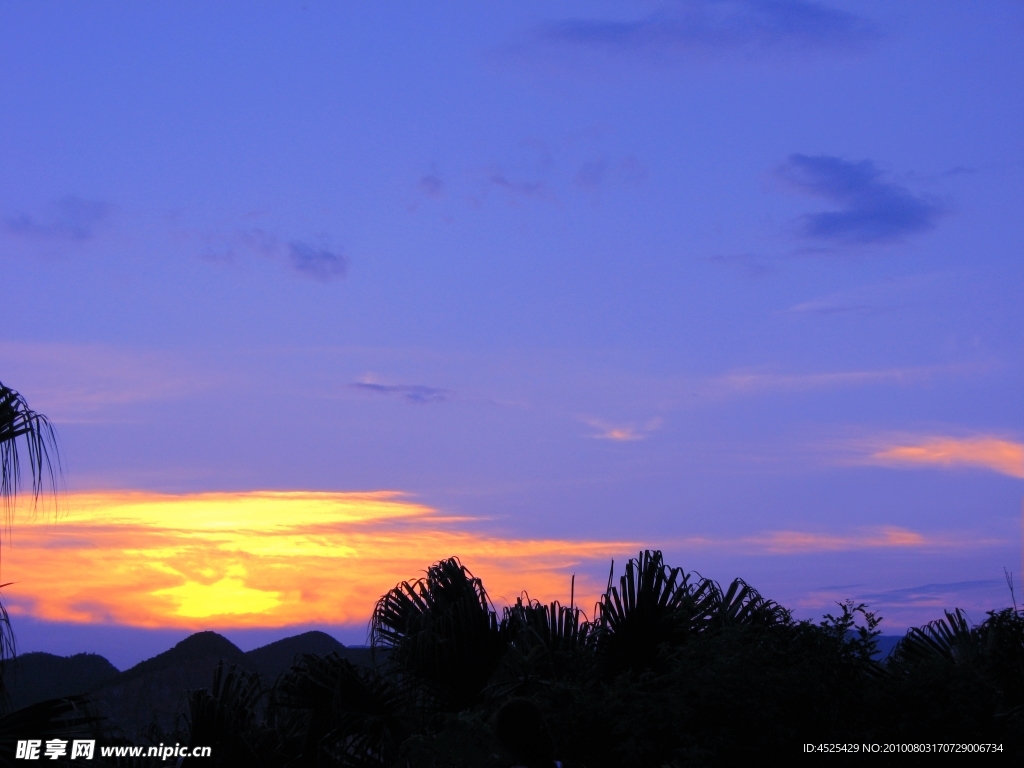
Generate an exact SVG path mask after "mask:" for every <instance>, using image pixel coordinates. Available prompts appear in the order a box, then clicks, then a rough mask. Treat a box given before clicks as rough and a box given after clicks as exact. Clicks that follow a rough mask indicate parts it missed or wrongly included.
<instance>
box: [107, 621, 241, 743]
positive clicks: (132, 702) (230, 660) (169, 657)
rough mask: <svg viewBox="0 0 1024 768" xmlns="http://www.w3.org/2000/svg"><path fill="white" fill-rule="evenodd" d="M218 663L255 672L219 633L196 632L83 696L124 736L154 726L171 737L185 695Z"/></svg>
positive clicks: (203, 684)
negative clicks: (94, 702) (119, 727)
mask: <svg viewBox="0 0 1024 768" xmlns="http://www.w3.org/2000/svg"><path fill="white" fill-rule="evenodd" d="M221 661H224V662H225V663H227V664H236V665H238V666H239V667H242V668H244V669H247V670H249V671H251V672H255V671H256V670H255V668H254V667H253V665H252V664H251V663H250V662H249V661H248V659H246V658H245V654H244V653H242V651H241V649H240V648H239V647H238V646H237V645H235V644H234V643H232V642H231V641H230V640H228V639H227V638H226V637H224V636H223V635H218V634H217V633H216V632H197V633H196V634H194V635H191V636H189V637H186V638H185V639H184V640H182V641H181V642H180V643H178V644H177V645H175V646H174V647H173V648H171V649H170V650H167V651H164V652H163V653H160V654H157V655H156V656H154V657H153V658H151V659H147V660H146V661H143V662H140V663H138V664H136V665H135V666H134V667H132V668H131V669H128V670H125V671H124V672H122V673H121V674H120V675H118V676H117V677H115V678H114V679H113V680H111V681H109V682H108V683H106V684H105V685H102V686H100V687H98V688H96V689H94V690H92V691H90V692H89V693H90V694H91V695H92V698H94V699H95V701H96V704H97V706H98V708H99V711H100V714H102V715H104V716H106V717H107V718H109V719H110V720H111V721H112V722H114V723H116V724H117V725H119V726H121V728H122V729H123V730H124V731H125V733H126V734H127V735H128V736H129V737H130V738H135V737H136V736H137V735H138V734H140V733H142V732H143V731H144V730H145V729H146V728H148V727H149V726H150V724H154V723H155V724H156V726H157V727H158V728H160V730H161V731H163V732H164V733H171V732H172V731H174V729H175V728H176V727H177V726H178V723H177V722H176V720H177V717H178V715H180V714H182V713H184V712H185V711H187V709H188V692H189V691H191V690H195V689H197V688H209V687H210V684H211V682H212V681H213V673H214V670H215V669H216V668H217V665H218V664H219V663H220V662H221Z"/></svg>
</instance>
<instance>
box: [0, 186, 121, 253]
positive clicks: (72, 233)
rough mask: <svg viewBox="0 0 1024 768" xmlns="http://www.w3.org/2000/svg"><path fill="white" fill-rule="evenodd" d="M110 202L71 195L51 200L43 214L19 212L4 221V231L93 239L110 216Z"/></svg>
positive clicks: (49, 237) (39, 237)
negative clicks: (52, 201)
mask: <svg viewBox="0 0 1024 768" xmlns="http://www.w3.org/2000/svg"><path fill="white" fill-rule="evenodd" d="M110 210H111V207H110V205H109V204H108V203H103V202H99V201H95V200H84V199H82V198H80V197H75V196H73V195H72V196H68V197H63V198H61V199H60V200H58V201H56V202H54V203H51V204H50V205H48V206H47V207H46V209H45V210H44V212H43V213H42V215H40V216H33V215H30V214H27V213H19V214H16V215H14V216H8V217H6V218H4V220H3V228H4V230H5V231H6V232H7V233H9V234H11V235H16V236H18V237H25V238H32V239H36V240H70V241H78V242H81V241H85V240H91V239H92V238H93V237H94V236H95V234H96V230H97V228H98V227H99V226H100V225H101V224H102V223H103V222H104V221H106V220H107V218H108V217H109V216H110Z"/></svg>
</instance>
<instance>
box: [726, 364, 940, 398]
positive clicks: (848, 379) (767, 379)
mask: <svg viewBox="0 0 1024 768" xmlns="http://www.w3.org/2000/svg"><path fill="white" fill-rule="evenodd" d="M953 370H954V369H953V368H950V367H948V366H947V367H936V366H932V367H917V368H882V369H877V370H867V371H826V372H820V373H776V372H761V371H751V372H744V371H737V372H734V373H727V374H725V375H723V376H719V377H717V378H716V379H713V380H712V381H711V384H710V387H711V389H712V390H713V391H714V390H717V391H720V392H731V393H758V392H807V391H812V390H817V389H834V388H839V387H856V386H865V385H870V384H885V383H893V384H908V383H913V382H919V381H924V380H926V379H928V378H931V377H932V376H934V375H936V374H939V373H949V372H952V371H953Z"/></svg>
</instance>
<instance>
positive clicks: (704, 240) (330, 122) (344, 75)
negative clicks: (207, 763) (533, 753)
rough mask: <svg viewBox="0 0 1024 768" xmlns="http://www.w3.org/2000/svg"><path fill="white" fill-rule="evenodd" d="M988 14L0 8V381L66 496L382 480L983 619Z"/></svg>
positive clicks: (1007, 561) (993, 602) (1020, 312)
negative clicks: (47, 447) (58, 459)
mask: <svg viewBox="0 0 1024 768" xmlns="http://www.w3.org/2000/svg"><path fill="white" fill-rule="evenodd" d="M1022 33H1024V7H1022V6H1021V4H1020V3H1019V2H1009V1H1005V2H1003V1H1000V0H991V2H986V3H983V4H971V5H964V4H959V3H951V2H935V1H934V0H931V1H930V2H896V3H888V2H887V3H882V2H858V3H850V2H847V3H840V2H829V3H816V2H803V1H802V0H796V1H794V2H785V1H783V0H780V1H777V2H776V1H769V0H764V1H761V0H736V1H734V2H727V1H725V0H689V1H681V2H674V3H658V2H635V3H629V2H606V3H593V2H590V3H551V2H545V3H530V2H521V3H515V4H506V5H501V6H498V5H487V4H479V3H448V4H445V5H444V6H443V7H441V8H428V7H426V6H424V5H419V4H412V3H404V4H394V5H390V6H383V7H382V6H380V5H377V4H340V3H328V2H313V1H312V0H311V1H310V2H305V3H299V2H295V3H289V2H282V3H227V2H225V3H217V4H209V3H199V2H174V3H170V2H153V3H145V4H124V3H112V2H93V3H88V4H82V3H71V2H48V3H12V2H4V3H0V167H2V169H3V173H0V268H2V287H3V290H2V298H0V307H2V308H3V325H2V327H0V381H3V382H4V384H7V385H9V386H12V387H15V388H16V389H18V390H19V391H21V392H22V393H23V394H24V395H25V396H26V397H27V398H28V400H29V402H30V404H31V405H32V406H33V407H34V408H36V409H38V410H40V411H43V412H44V413H47V414H48V415H50V416H51V417H52V418H53V419H54V421H55V423H56V425H57V428H58V430H59V434H60V437H61V441H62V443H61V444H62V448H63V453H64V458H65V460H66V469H67V473H66V477H67V483H68V486H69V488H71V489H72V490H88V489H101V488H102V489H119V490H130V489H143V490H157V491H167V492H191V491H245V490H254V489H282V490H293V489H305V490H332V491H352V490H378V489H390V490H399V491H404V492H407V493H409V494H411V496H412V498H415V499H416V500H418V501H421V502H422V503H425V504H428V505H430V506H432V507H435V508H437V509H439V510H442V511H445V512H451V513H453V514H459V515H467V516H471V517H474V518H478V520H477V522H475V523H473V525H475V526H477V527H478V528H481V529H486V530H487V531H488V532H490V533H497V534H500V535H508V536H509V537H522V536H550V537H561V538H580V539H588V540H630V541H643V542H647V544H648V545H649V546H652V547H659V548H663V549H665V550H666V552H667V553H668V559H669V561H670V562H672V563H673V564H675V565H681V566H684V567H685V568H687V569H694V570H698V571H700V572H701V573H703V574H704V575H707V576H711V577H714V578H716V579H719V580H727V579H731V578H733V577H734V576H743V577H744V578H746V579H747V580H749V581H750V582H752V583H753V584H754V585H755V586H756V587H758V588H759V589H761V590H762V591H763V592H764V593H766V594H767V595H768V596H769V597H773V598H775V599H778V600H780V601H781V602H783V603H785V604H787V605H790V606H793V607H795V608H797V612H798V614H800V615H801V616H804V615H806V616H812V615H819V616H820V614H821V613H822V611H823V610H827V609H828V608H829V607H830V602H829V601H830V600H832V599H839V598H843V597H851V598H856V599H866V600H868V601H869V602H871V603H872V604H873V605H876V606H878V607H879V610H880V611H881V613H882V614H883V615H885V616H889V617H892V618H891V619H890V620H889V621H888V622H887V623H886V624H884V625H883V628H884V629H886V630H887V631H892V632H895V631H900V630H901V629H902V628H903V627H905V626H906V625H907V624H908V623H909V622H916V621H924V620H927V619H929V618H936V617H938V616H939V615H941V609H942V607H952V606H953V605H963V606H965V607H968V608H969V609H971V611H972V618H975V619H978V618H982V617H983V611H984V610H985V609H986V608H995V607H1001V606H1002V605H1003V604H1005V603H1007V602H1009V592H1008V590H1007V589H1006V587H1005V584H1004V583H1003V568H1004V567H1006V568H1008V569H1009V570H1011V571H1014V572H1015V573H1017V574H1018V575H1017V579H1018V583H1019V571H1020V569H1021V495H1022V478H1024V459H1021V460H1020V463H1019V464H1018V463H1017V461H1018V459H1017V458H1016V457H1017V454H1016V453H1014V451H1016V450H1018V449H1020V446H1021V443H1024V402H1022V397H1021V394H1022V392H1024V367H1022V362H1024V361H1022V351H1024V346H1022V341H1024V301H1022V300H1021V298H1020V297H1021V286H1022V285H1024V258H1022V243H1024V237H1022V235H1024V223H1022V222H1024V217H1022V216H1021V210H1022V208H1024V183H1022V179H1024V141H1022V138H1024V130H1022V129H1024V87H1022V86H1024V55H1022V51H1024V46H1022V45H1021V40H1022ZM941 441H946V442H944V443H943V442H941ZM940 445H941V446H947V447H948V446H952V448H950V449H949V450H951V451H952V453H949V452H948V451H947V452H946V453H942V451H940V450H939V449H938V448H936V446H940ZM1014 446H1016V448H1015V447H1014ZM915 450H916V451H918V452H917V453H914V452H913V451H915ZM942 450H946V449H942ZM1022 450H1024V449H1022ZM899 451H903V453H900V452H899ZM937 451H938V452H937ZM993 451H996V452H997V453H998V451H1002V452H1003V454H1005V456H1004V458H1003V459H994V458H993V455H995V454H994V453H993ZM1003 454H1000V455H1003ZM1021 455H1022V456H1024V454H1021ZM915 457H916V458H915ZM58 525H59V523H58ZM894 531H895V532H896V533H895V534H894V533H893V532H894ZM796 534H800V535H804V536H806V537H807V538H806V539H805V540H801V541H804V543H803V544H800V543H799V541H797V540H796V539H792V537H793V536H795V535H796ZM787 535H788V536H790V537H791V538H790V539H785V536H787ZM780 536H781V537H783V538H779V537H780ZM894 536H895V539H894V538H893V537H894ZM900 536H904V538H906V536H911V539H913V536H917V537H918V539H913V540H912V541H911V539H906V540H907V541H911V543H910V544H907V545H904V544H903V543H901V542H902V541H903V539H900V538H899V537H900ZM773 537H774V538H773ZM698 539H701V540H708V541H717V542H731V541H740V540H749V541H761V542H762V543H763V544H762V545H761V547H760V549H758V547H757V546H754V545H753V544H750V545H749V546H745V547H741V546H731V545H727V544H719V545H716V546H703V545H700V544H699V543H694V542H695V541H696V540H698ZM13 541H14V544H15V546H16V545H17V526H15V529H14V532H13ZM764 542H767V543H764ZM771 542H783V543H782V544H779V545H778V546H776V545H774V544H772V543H771ZM794 542H796V543H794ZM914 542H916V543H914ZM634 554H635V553H634ZM628 555H629V553H628V552H624V553H623V557H626V556H628ZM383 556H386V554H385V555H383ZM423 565H424V566H426V565H428V563H424V564H423ZM469 565H470V567H472V563H470V564H469ZM604 567H605V568H606V567H607V566H604ZM409 575H410V576H412V575H414V574H409ZM389 586H391V585H390V584H382V585H381V589H382V591H383V590H385V589H387V588H388V587H389ZM523 586H524V587H527V588H528V587H529V585H528V584H524V585H523ZM15 630H16V631H18V630H19V627H18V626H15ZM97 631H98V630H97V629H96V628H95V627H81V628H75V627H73V626H72V627H70V628H69V627H63V626H62V628H61V629H60V635H61V638H62V639H61V643H62V644H60V645H59V646H58V645H54V644H53V642H51V640H52V637H53V635H54V632H56V629H55V628H53V627H50V628H48V627H47V625H46V624H45V623H42V622H33V621H31V620H26V621H25V622H24V631H23V632H22V633H21V635H19V636H20V637H23V638H24V639H23V642H22V647H23V648H24V649H25V650H33V649H36V648H47V649H50V648H56V649H58V650H60V651H61V652H71V651H73V650H104V649H106V648H108V647H109V641H108V640H103V639H102V638H103V637H107V635H102V637H101V634H102V633H100V634H97ZM103 631H106V630H105V629H104V630H103ZM285 634H287V633H285ZM140 636H141V635H140ZM345 639H348V640H351V638H345ZM54 642H55V641H54ZM140 642H141V641H140ZM48 643H49V644H48ZM104 643H107V645H104ZM140 647H141V646H140ZM156 650H159V648H157V649H156ZM140 653H141V651H140ZM129 655H130V654H129ZM142 655H148V654H142ZM125 658H126V659H127V657H125Z"/></svg>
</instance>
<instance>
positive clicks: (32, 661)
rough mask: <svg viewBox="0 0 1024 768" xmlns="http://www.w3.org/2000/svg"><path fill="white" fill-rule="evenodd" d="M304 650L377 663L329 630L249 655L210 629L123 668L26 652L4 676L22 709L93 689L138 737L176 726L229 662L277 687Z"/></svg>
mask: <svg viewBox="0 0 1024 768" xmlns="http://www.w3.org/2000/svg"><path fill="white" fill-rule="evenodd" d="M303 653H312V654H316V655H318V656H326V655H327V654H329V653H337V654H338V655H339V656H342V657H344V658H347V659H348V660H349V661H351V662H352V663H353V664H359V665H364V666H368V665H370V663H371V657H370V649H369V648H359V647H356V648H346V647H345V646H344V645H342V644H341V643H339V642H338V641H337V640H335V639H334V638H333V637H331V636H330V635H328V634H327V633H325V632H318V631H311V632H303V633H302V634H299V635H295V636H293V637H286V638H284V639H282V640H277V641H276V642H273V643H269V644H267V645H264V646H261V647H259V648H254V649H253V650H251V651H248V652H243V651H242V650H241V649H240V648H239V647H238V646H237V645H235V644H234V643H232V642H231V641H230V640H228V639H227V638H226V637H224V636H223V635H219V634H217V633H216V632H210V631H206V632H197V633H196V634H194V635H190V636H189V637H187V638H185V639H184V640H182V641H181V642H180V643H178V644H177V645H175V646H174V647H173V648H170V649H168V650H166V651H164V652H163V653H160V654H157V655H156V656H154V657H152V658H150V659H146V660H145V661H142V662H140V663H138V664H136V665H135V666H133V667H130V668H129V669H126V670H125V671H123V672H119V671H118V670H117V668H116V667H114V665H113V664H111V663H110V662H109V661H108V660H107V659H105V658H104V657H102V656H100V655H98V654H94V653H80V654H76V655H74V656H55V655H54V654H50V653H27V654H24V655H22V656H19V657H17V658H16V659H14V660H12V661H9V662H8V663H7V666H6V667H5V669H4V680H5V682H6V684H7V686H8V690H9V695H10V697H11V703H12V706H13V707H14V708H16V709H17V708H21V707H26V706H29V705H30V704H35V703H37V702H40V701H45V700H47V699H56V698H62V697H65V696H75V695H81V694H86V695H88V696H89V697H90V698H92V699H93V700H94V701H95V703H96V706H97V709H98V710H99V713H100V714H102V715H104V716H105V717H107V718H108V719H109V720H110V721H111V722H112V723H115V724H116V725H118V726H119V727H120V728H121V729H122V730H124V732H125V734H127V735H128V736H129V737H131V738H136V737H137V736H138V735H139V734H141V733H143V732H144V731H145V730H146V729H148V728H149V727H150V725H151V724H156V725H157V726H158V727H159V728H160V729H161V730H162V731H164V732H165V733H167V732H170V731H172V730H174V728H175V727H176V726H177V725H178V723H177V722H176V720H177V718H178V716H179V715H180V714H181V713H183V712H185V711H186V710H187V695H188V691H191V690H195V689H198V688H209V687H210V685H211V683H212V681H213V674H214V671H215V670H216V669H217V665H218V664H220V663H221V662H222V661H223V662H224V663H225V664H234V665H236V666H238V667H240V668H242V669H245V670H247V671H249V672H256V673H258V674H259V675H260V678H261V679H262V681H263V683H264V685H267V686H270V685H273V684H274V682H275V681H276V680H277V678H278V677H279V676H280V674H281V673H282V672H284V671H285V670H286V669H288V668H289V667H290V666H291V665H292V664H293V663H294V662H295V660H296V657H297V656H299V655H300V654H303Z"/></svg>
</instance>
